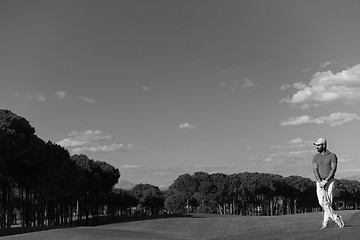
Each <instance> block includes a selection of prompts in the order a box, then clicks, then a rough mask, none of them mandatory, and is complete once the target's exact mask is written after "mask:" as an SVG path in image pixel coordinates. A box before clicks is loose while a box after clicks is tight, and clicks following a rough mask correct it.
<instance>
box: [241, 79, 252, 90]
mask: <svg viewBox="0 0 360 240" xmlns="http://www.w3.org/2000/svg"><path fill="white" fill-rule="evenodd" d="M254 85H255V84H254V83H253V82H252V81H251V80H250V79H248V78H245V79H244V83H243V84H242V85H241V87H243V88H247V87H252V86H254Z"/></svg>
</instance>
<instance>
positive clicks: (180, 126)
mask: <svg viewBox="0 0 360 240" xmlns="http://www.w3.org/2000/svg"><path fill="white" fill-rule="evenodd" d="M194 128H196V126H194V125H191V124H190V123H183V124H180V125H179V129H194Z"/></svg>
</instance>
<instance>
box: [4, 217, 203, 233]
mask: <svg viewBox="0 0 360 240" xmlns="http://www.w3.org/2000/svg"><path fill="white" fill-rule="evenodd" d="M163 218H203V217H200V216H194V215H192V214H168V215H154V216H99V219H98V221H97V223H93V219H92V218H89V220H88V224H86V222H85V220H84V219H83V220H82V221H81V223H79V222H78V221H77V220H73V222H72V226H38V227H12V228H3V229H0V237H3V236H11V235H18V234H24V233H31V232H38V231H47V230H52V229H63V228H75V227H85V226H88V227H96V226H101V225H107V224H115V223H122V222H135V221H143V220H151V219H163Z"/></svg>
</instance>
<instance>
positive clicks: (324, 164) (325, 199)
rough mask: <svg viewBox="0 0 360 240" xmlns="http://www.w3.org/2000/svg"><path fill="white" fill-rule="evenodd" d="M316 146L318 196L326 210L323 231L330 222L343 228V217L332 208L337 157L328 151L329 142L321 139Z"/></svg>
mask: <svg viewBox="0 0 360 240" xmlns="http://www.w3.org/2000/svg"><path fill="white" fill-rule="evenodd" d="M314 145H315V146H316V147H317V151H318V153H317V154H316V155H315V156H314V158H313V161H312V162H313V170H314V175H315V178H316V194H317V197H318V200H319V204H320V206H321V207H322V208H323V210H324V219H323V223H322V227H321V229H324V228H327V227H328V223H329V220H330V219H331V220H333V221H334V222H336V224H337V225H338V226H339V227H341V228H343V227H344V222H343V220H342V217H341V216H340V215H338V214H336V213H335V211H334V210H333V208H332V203H333V191H334V189H335V172H336V168H337V162H338V160H337V156H336V155H335V154H334V153H332V152H330V151H328V150H327V141H326V140H325V139H324V138H319V139H318V140H317V141H316V142H314Z"/></svg>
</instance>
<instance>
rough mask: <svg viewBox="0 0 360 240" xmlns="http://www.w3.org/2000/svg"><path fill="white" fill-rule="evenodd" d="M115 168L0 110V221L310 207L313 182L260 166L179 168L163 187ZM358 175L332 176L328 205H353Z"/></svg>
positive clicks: (359, 188)
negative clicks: (130, 182) (127, 177)
mask: <svg viewBox="0 0 360 240" xmlns="http://www.w3.org/2000/svg"><path fill="white" fill-rule="evenodd" d="M119 178H120V172H119V169H117V168H115V167H113V166H112V165H110V164H108V163H106V162H102V161H96V160H93V159H90V158H88V157H87V156H86V155H84V154H79V155H77V154H76V155H72V156H71V155H70V154H69V152H68V151H67V150H66V149H64V148H63V147H61V146H59V145H57V144H55V143H53V142H51V141H48V142H44V141H43V140H42V139H40V138H39V137H37V136H36V134H35V129H34V128H33V127H32V126H31V125H30V124H29V122H28V121H27V120H26V119H25V118H23V117H21V116H18V115H16V114H14V113H12V112H11V111H9V110H0V228H9V227H11V225H12V224H14V223H20V224H21V226H59V225H72V224H73V221H76V224H79V225H80V224H86V225H89V224H93V225H96V224H98V222H99V216H100V215H108V216H115V215H120V216H132V215H157V214H160V213H163V214H166V213H170V214H174V213H190V212H202V213H218V214H238V215H280V214H294V213H302V212H311V211H318V210H319V205H318V203H317V199H316V193H315V183H314V182H313V181H312V180H311V179H309V178H303V177H300V176H289V177H283V176H280V175H276V174H268V173H248V172H244V173H237V174H230V175H227V174H222V173H215V174H209V173H205V172H197V173H194V174H193V175H190V174H184V175H180V176H179V177H178V178H177V179H176V180H174V182H173V184H172V185H171V186H170V187H169V189H168V190H166V191H161V190H160V189H159V188H158V187H156V186H153V185H151V184H143V183H142V184H138V185H136V186H135V187H134V188H133V189H132V190H124V189H119V188H114V186H115V185H116V183H117V182H118V180H119ZM359 194H360V183H359V182H358V181H350V180H340V181H338V187H337V191H336V193H335V205H336V207H337V208H341V209H358V207H359V201H360V196H359Z"/></svg>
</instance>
